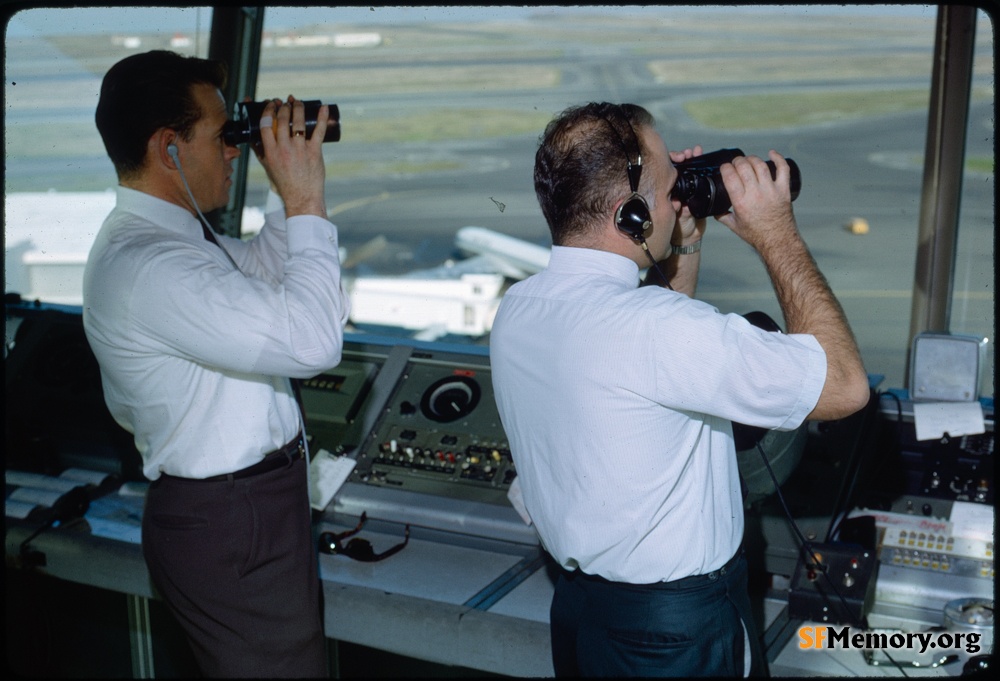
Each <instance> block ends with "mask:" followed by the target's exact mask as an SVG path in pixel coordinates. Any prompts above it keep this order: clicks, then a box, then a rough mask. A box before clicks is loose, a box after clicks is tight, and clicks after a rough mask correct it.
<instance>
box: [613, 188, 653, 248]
mask: <svg viewBox="0 0 1000 681" xmlns="http://www.w3.org/2000/svg"><path fill="white" fill-rule="evenodd" d="M615 225H617V227H618V229H619V230H621V231H622V232H623V233H625V234H627V235H628V236H630V237H632V238H633V239H635V240H636V241H641V240H643V239H645V238H647V237H648V236H649V234H650V232H652V231H653V220H652V217H651V216H650V214H649V206H648V205H647V204H646V199H644V198H643V197H642V196H640V195H639V194H638V193H635V192H633V193H632V196H630V197H628V198H627V199H625V201H624V202H623V203H622V205H620V206H619V207H618V210H617V211H616V212H615Z"/></svg>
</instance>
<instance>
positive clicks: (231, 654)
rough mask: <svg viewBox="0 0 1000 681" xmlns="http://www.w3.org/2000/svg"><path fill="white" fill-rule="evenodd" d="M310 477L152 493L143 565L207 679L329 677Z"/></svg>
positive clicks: (163, 483)
mask: <svg viewBox="0 0 1000 681" xmlns="http://www.w3.org/2000/svg"><path fill="white" fill-rule="evenodd" d="M305 467H306V462H305V460H304V459H301V458H300V459H299V460H298V461H296V462H294V463H292V464H290V465H289V466H286V467H283V468H281V469H279V470H275V471H271V472H268V473H262V474H259V475H255V476H253V477H249V478H243V479H235V480H223V481H217V482H205V481H199V480H187V479H184V478H175V477H168V476H162V477H160V478H159V479H157V480H156V481H155V482H153V483H152V485H150V489H149V494H148V495H147V497H146V507H145V511H144V513H143V520H142V547H143V555H144V557H145V559H146V565H147V567H148V568H149V573H150V576H151V577H152V580H153V583H154V584H155V585H156V587H157V589H158V590H159V592H160V594H161V595H162V596H163V599H164V600H165V601H166V603H167V606H168V607H169V608H170V610H171V611H172V612H173V613H174V615H176V617H177V620H178V622H180V624H181V626H182V628H183V629H184V631H185V633H186V634H187V638H188V641H189V642H190V644H191V648H192V650H193V652H194V655H195V659H196V660H197V662H198V665H199V667H200V669H201V672H202V674H204V675H205V676H208V677H243V678H246V677H267V678H277V677H285V678H288V677H323V676H327V675H328V673H327V662H326V640H325V637H324V634H323V625H322V612H321V595H320V583H319V574H318V566H317V557H316V551H315V547H314V546H313V540H312V530H311V527H310V511H309V495H308V491H307V483H306V468H305Z"/></svg>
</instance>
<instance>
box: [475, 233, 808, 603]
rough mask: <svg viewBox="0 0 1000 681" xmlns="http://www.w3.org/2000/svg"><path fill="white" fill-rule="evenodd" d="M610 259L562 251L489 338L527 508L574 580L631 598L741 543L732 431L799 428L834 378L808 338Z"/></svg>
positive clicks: (517, 289) (522, 285)
mask: <svg viewBox="0 0 1000 681" xmlns="http://www.w3.org/2000/svg"><path fill="white" fill-rule="evenodd" d="M638 281H639V269H638V267H637V266H636V264H635V263H634V262H632V261H631V260H628V259H627V258H624V257H621V256H619V255H615V254H613V253H607V252H603V251H597V250H591V249H583V248H567V247H560V246H556V247H554V248H553V249H552V256H551V259H550V261H549V265H548V268H547V269H546V270H544V271H542V272H541V273H539V274H536V275H534V276H532V277H530V278H528V279H526V280H524V281H522V282H519V283H517V284H515V285H514V286H512V287H511V288H510V289H509V290H508V291H507V293H506V294H505V295H504V298H503V300H502V301H501V304H500V308H499V310H498V312H497V316H496V320H495V321H494V324H493V329H492V331H491V336H490V362H491V367H492V377H493V386H494V394H495V397H496V400H497V407H498V409H499V413H500V419H501V421H502V422H503V426H504V430H505V432H506V434H507V436H508V439H509V441H510V445H511V453H512V455H513V458H514V463H515V464H516V466H517V477H518V480H519V481H520V483H519V484H520V487H521V490H522V493H523V497H524V504H525V507H526V509H527V511H528V513H529V515H530V517H531V519H532V521H533V522H534V524H535V526H536V528H537V530H538V534H539V537H540V539H541V541H542V545H543V546H545V548H546V549H547V550H548V551H549V552H550V553H551V554H552V555H553V556H554V557H555V559H556V560H558V561H559V563H560V564H562V565H563V566H564V567H565V568H567V569H569V570H573V569H575V568H580V569H581V570H582V571H584V572H586V573H588V574H594V575H600V576H603V577H605V578H607V579H610V580H614V581H619V582H629V583H634V584H650V583H655V582H661V581H673V580H676V579H681V578H683V577H688V576H691V575H699V574H706V573H708V572H711V571H712V570H715V569H717V568H719V567H721V566H722V565H724V564H725V563H726V561H728V560H729V559H730V558H731V557H732V556H733V555H734V553H735V552H736V550H737V549H738V548H739V545H740V542H741V541H742V538H743V505H742V496H741V493H740V482H739V469H738V467H737V463H736V448H735V445H734V443H733V436H732V426H731V422H732V421H736V422H739V423H746V424H749V425H756V426H761V427H767V428H774V429H785V430H790V429H794V428H796V427H798V426H799V425H801V423H802V422H803V420H804V419H805V417H806V416H807V415H808V414H809V412H810V411H812V409H813V407H814V406H815V404H816V402H817V400H818V399H819V394H820V391H821V389H822V387H823V383H824V381H825V378H826V354H825V353H824V352H823V349H822V348H821V347H820V346H819V343H818V342H817V341H816V339H815V338H814V337H813V336H809V335H785V334H777V333H768V332H765V331H762V330H760V329H758V328H756V327H754V326H752V325H751V324H750V323H749V322H747V321H746V320H745V319H744V318H743V317H741V316H740V315H735V314H729V315H726V314H721V313H720V312H719V311H718V310H717V309H716V308H714V307H712V306H711V305H708V304H706V303H704V302H701V301H698V300H693V299H691V298H689V297H687V296H685V295H683V294H680V293H675V292H673V291H668V290H666V289H662V288H658V287H652V286H650V287H644V288H637V284H638Z"/></svg>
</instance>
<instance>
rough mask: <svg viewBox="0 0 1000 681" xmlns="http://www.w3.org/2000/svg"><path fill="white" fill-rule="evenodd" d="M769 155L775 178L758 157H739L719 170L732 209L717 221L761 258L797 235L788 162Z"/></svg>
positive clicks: (778, 156) (778, 155)
mask: <svg viewBox="0 0 1000 681" xmlns="http://www.w3.org/2000/svg"><path fill="white" fill-rule="evenodd" d="M769 155H770V158H771V160H772V161H773V162H774V167H775V171H776V172H775V177H774V179H772V178H771V169H770V168H768V166H767V163H765V162H764V160H763V159H761V158H759V157H757V156H738V157H737V158H735V159H733V162H732V163H725V164H723V165H722V167H721V168H719V172H720V174H721V175H722V181H723V183H724V184H725V185H726V191H727V192H728V193H729V199H730V201H731V202H732V204H733V209H732V212H730V213H726V214H725V215H720V216H717V217H716V219H717V220H718V221H719V222H721V223H723V224H724V225H726V226H727V227H729V229H731V230H732V231H733V232H735V233H736V235H737V236H738V237H740V238H741V239H743V240H744V241H746V242H747V243H748V244H750V245H751V246H753V247H754V249H755V250H756V251H758V252H760V253H761V255H764V254H763V253H762V252H761V251H762V249H767V248H768V247H769V246H775V247H780V246H781V244H783V243H786V242H787V241H788V240H789V239H794V238H796V237H797V235H798V229H797V228H796V225H795V218H794V216H793V214H792V195H791V190H790V189H789V183H790V178H791V171H790V170H789V168H788V162H787V161H785V158H784V157H783V156H782V155H781V154H779V153H778V152H776V151H774V150H772V151H771V152H770V154H769Z"/></svg>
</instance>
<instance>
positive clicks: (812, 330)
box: [761, 238, 868, 419]
mask: <svg viewBox="0 0 1000 681" xmlns="http://www.w3.org/2000/svg"><path fill="white" fill-rule="evenodd" d="M761 258H762V259H763V260H764V265H765V266H766V267H767V270H768V274H769V275H770V277H771V282H772V284H773V285H774V290H775V293H776V294H777V297H778V303H779V304H780V305H781V311H782V313H783V314H784V316H785V327H786V329H787V331H788V333H802V334H810V335H812V336H814V337H815V338H816V340H817V341H818V342H819V344H820V346H821V347H822V348H823V350H824V351H825V352H826V357H827V377H826V382H825V384H824V387H823V392H822V394H821V395H820V399H819V402H818V403H817V405H816V408H815V409H814V411H813V413H812V414H811V415H810V417H811V418H815V419H836V418H843V417H845V416H848V415H850V414H852V413H854V412H855V411H857V410H858V409H860V408H861V407H862V406H864V404H865V402H866V401H867V398H868V379H867V374H866V373H865V370H864V365H863V364H862V362H861V353H860V352H859V350H858V345H857V342H856V341H855V339H854V334H853V333H852V332H851V328H850V326H849V325H848V323H847V317H846V315H845V314H844V310H843V308H842V307H841V306H840V303H839V302H838V301H837V298H836V297H835V296H834V295H833V291H831V290H830V286H829V284H828V283H827V281H826V278H825V277H824V276H823V274H822V272H820V271H819V268H818V267H817V266H816V262H815V260H814V259H813V257H812V254H810V253H809V250H808V248H807V247H806V245H805V243H804V242H803V241H802V240H801V238H796V239H793V240H790V241H788V242H785V243H784V244H782V245H781V246H780V247H772V248H770V249H765V250H763V251H762V252H761Z"/></svg>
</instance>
